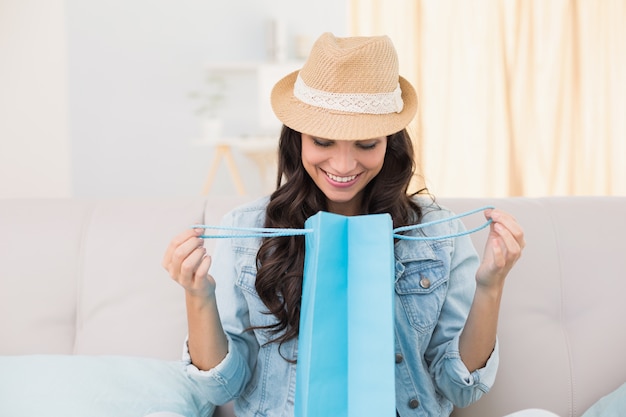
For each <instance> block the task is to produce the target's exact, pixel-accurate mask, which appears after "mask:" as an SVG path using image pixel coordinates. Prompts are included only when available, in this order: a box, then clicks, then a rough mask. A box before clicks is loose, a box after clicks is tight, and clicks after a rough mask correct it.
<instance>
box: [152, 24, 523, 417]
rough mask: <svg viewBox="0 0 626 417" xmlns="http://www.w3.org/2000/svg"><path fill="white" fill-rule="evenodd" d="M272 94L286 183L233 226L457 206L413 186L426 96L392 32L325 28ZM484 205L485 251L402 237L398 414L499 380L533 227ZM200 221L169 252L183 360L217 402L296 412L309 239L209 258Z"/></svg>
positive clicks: (447, 405)
mask: <svg viewBox="0 0 626 417" xmlns="http://www.w3.org/2000/svg"><path fill="white" fill-rule="evenodd" d="M271 100H272V106H273V109H274V112H275V113H276V115H277V117H278V118H279V119H280V120H281V121H282V122H283V124H284V127H283V130H282V133H281V137H280V144H279V164H278V184H277V185H278V186H277V189H276V191H275V192H274V193H273V194H272V195H271V197H269V199H268V198H264V199H260V200H258V201H256V202H253V203H251V204H248V205H246V206H244V207H241V208H238V209H235V210H234V211H232V212H231V213H230V214H228V215H227V216H226V217H225V220H224V226H237V227H272V228H275V227H279V228H302V227H303V225H304V222H305V220H306V219H307V218H308V217H309V216H311V215H313V214H315V213H317V212H318V211H320V210H324V211H328V212H333V213H337V214H342V215H347V216H351V215H359V214H373V213H390V214H391V216H392V219H393V223H394V227H398V226H403V225H410V224H416V223H420V222H426V221H430V220H436V219H441V218H445V217H450V216H451V215H452V213H450V212H449V211H447V210H445V209H443V208H440V207H438V206H437V205H435V204H434V203H433V201H432V199H429V198H426V197H418V196H415V195H414V196H409V195H407V189H408V186H409V182H410V180H411V178H412V176H413V175H414V162H413V161H414V158H413V156H414V155H413V148H412V145H411V140H410V138H409V135H408V134H407V132H406V130H405V128H406V126H407V125H408V123H409V122H410V121H411V120H412V119H413V117H414V115H415V113H416V109H417V97H416V93H415V90H414V89H413V87H412V86H411V85H410V83H409V82H408V81H406V80H405V79H404V78H402V77H400V76H399V74H398V61H397V55H396V52H395V49H394V47H393V45H392V43H391V41H390V39H389V38H388V37H384V36H381V37H356V38H336V37H334V36H333V35H332V34H329V33H326V34H324V35H322V36H321V37H320V38H319V39H318V40H317V41H316V43H315V45H314V46H313V49H312V51H311V54H310V56H309V58H308V60H307V62H306V63H305V65H304V66H303V68H302V69H301V70H300V71H297V72H295V73H292V74H289V75H287V76H286V77H285V78H283V79H282V80H281V81H279V82H278V83H277V84H276V85H275V87H274V89H273V91H272V97H271ZM485 217H486V218H487V219H490V220H492V223H491V225H490V232H489V239H488V241H487V243H486V248H485V251H484V254H485V255H484V259H482V261H480V262H479V260H478V257H477V255H476V252H475V250H474V248H473V247H472V245H471V241H470V239H469V238H468V237H466V236H465V237H460V238H457V239H446V240H445V241H444V242H441V241H440V242H438V243H433V242H430V243H427V242H415V241H406V240H399V241H397V242H396V244H395V257H396V261H397V262H396V265H397V268H396V295H395V297H396V305H399V306H402V309H401V310H397V314H396V318H395V320H396V333H397V338H396V342H395V343H396V348H397V352H398V354H397V361H396V362H397V368H396V396H397V404H396V406H397V413H398V415H400V416H409V415H424V416H448V415H449V414H450V413H451V411H452V407H453V405H457V406H466V405H468V404H470V403H472V402H474V401H476V400H478V399H479V398H480V397H481V395H482V394H483V393H484V392H486V391H488V390H489V388H490V387H491V385H492V383H493V381H494V378H495V373H496V368H497V362H498V350H497V344H496V327H497V320H498V312H499V304H500V299H501V295H502V291H503V286H504V281H505V277H506V276H507V274H508V272H509V271H510V269H511V268H512V267H513V265H514V264H515V262H516V261H517V259H518V258H519V257H520V255H521V252H522V249H523V247H524V237H523V231H522V228H521V227H520V226H519V224H517V222H516V221H515V219H514V218H513V217H512V216H510V215H509V214H507V213H505V212H502V211H499V210H497V209H493V210H486V211H485ZM433 227H434V228H433V229H432V233H436V234H438V235H439V234H441V235H444V234H449V233H454V232H457V231H459V230H462V225H461V223H460V222H458V221H456V222H452V224H449V223H447V224H440V225H437V226H433ZM201 233H202V231H201V230H189V231H185V232H183V233H181V234H180V235H179V236H177V237H176V238H175V239H174V240H173V241H172V243H171V244H170V246H169V247H168V249H167V251H166V254H165V256H164V259H163V266H164V267H165V268H166V269H167V270H168V272H169V273H170V275H171V276H172V278H173V279H174V280H176V281H177V282H178V283H179V284H180V285H182V286H183V288H184V289H185V294H186V307H187V314H188V324H189V336H188V341H187V348H188V350H187V351H186V352H185V359H186V360H187V361H188V363H189V366H188V367H187V368H188V372H189V374H190V375H191V376H192V377H194V378H201V379H204V380H205V382H206V387H207V396H208V398H209V399H210V400H211V401H212V402H214V403H216V404H222V403H224V402H227V401H230V400H232V399H235V411H236V413H237V415H238V416H240V417H244V416H253V415H265V416H291V415H293V404H294V385H295V361H296V357H297V349H296V344H297V336H298V325H299V312H300V297H301V291H302V273H303V272H302V271H303V263H304V238H303V237H302V236H292V237H276V238H265V239H263V240H260V239H228V240H223V241H220V242H219V243H218V245H217V247H216V250H215V253H214V254H213V256H209V255H208V254H207V253H206V250H205V249H204V246H203V240H202V239H201V238H200V237H199V236H200V235H201ZM209 271H210V273H209ZM415 271H420V272H419V273H418V272H415ZM424 274H431V277H432V278H431V280H439V281H440V282H432V283H430V286H431V288H432V290H429V291H430V292H426V294H425V295H415V294H413V293H412V292H411V291H405V290H406V289H407V288H408V289H410V288H411V287H412V286H414V287H415V288H417V287H419V286H420V285H422V286H424V282H423V280H422V281H420V277H421V276H422V275H424ZM420 282H421V284H420ZM398 311H400V312H398Z"/></svg>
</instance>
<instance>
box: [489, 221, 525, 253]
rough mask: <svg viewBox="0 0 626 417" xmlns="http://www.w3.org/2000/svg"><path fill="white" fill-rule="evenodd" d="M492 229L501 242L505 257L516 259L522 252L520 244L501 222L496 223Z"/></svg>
mask: <svg viewBox="0 0 626 417" xmlns="http://www.w3.org/2000/svg"><path fill="white" fill-rule="evenodd" d="M494 230H495V232H496V233H497V235H498V237H499V239H498V240H499V241H500V242H502V243H501V244H502V249H503V255H504V257H505V259H509V260H513V261H515V260H517V259H518V258H519V257H520V255H521V253H522V245H521V244H520V242H519V241H518V240H517V238H516V237H515V236H514V235H513V234H512V233H511V231H510V230H509V229H507V228H506V227H505V226H504V225H503V224H501V223H496V224H495V226H494Z"/></svg>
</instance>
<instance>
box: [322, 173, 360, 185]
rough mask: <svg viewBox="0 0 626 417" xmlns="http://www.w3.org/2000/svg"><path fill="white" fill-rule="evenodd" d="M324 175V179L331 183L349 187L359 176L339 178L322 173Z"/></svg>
mask: <svg viewBox="0 0 626 417" xmlns="http://www.w3.org/2000/svg"><path fill="white" fill-rule="evenodd" d="M324 174H326V177H327V178H328V179H329V180H331V182H333V183H336V184H339V185H350V184H352V183H353V182H354V181H355V180H356V179H357V178H358V177H359V174H356V175H349V176H347V177H341V176H339V175H334V174H331V173H330V172H326V171H324Z"/></svg>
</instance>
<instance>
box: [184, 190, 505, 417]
mask: <svg viewBox="0 0 626 417" xmlns="http://www.w3.org/2000/svg"><path fill="white" fill-rule="evenodd" d="M419 201H420V204H422V205H423V207H424V208H423V210H424V213H425V216H424V218H423V222H428V221H432V220H436V219H440V218H444V217H450V216H451V215H453V213H451V212H450V211H449V210H446V209H443V208H439V207H437V206H434V205H433V204H432V203H431V202H430V200H428V202H427V203H426V202H425V201H421V200H419ZM267 202H268V200H267V198H263V199H260V200H257V201H255V202H253V203H250V204H247V205H245V206H242V207H239V208H237V209H235V210H233V211H232V212H230V213H229V214H227V215H226V216H225V217H224V220H223V222H222V225H223V226H237V227H262V226H263V223H264V218H265V207H266V204H267ZM461 230H463V224H462V223H461V222H460V221H458V220H455V221H452V222H446V223H440V224H437V225H433V226H429V227H427V228H425V229H418V230H415V231H413V232H411V233H413V234H416V233H419V234H426V235H437V236H438V235H444V234H452V233H456V232H459V231H461ZM260 243H261V241H260V239H257V238H232V239H220V240H219V241H218V242H217V244H216V248H215V251H214V253H213V254H212V258H213V263H212V265H211V271H210V273H211V275H212V276H213V277H214V278H215V280H216V282H217V286H216V297H217V302H218V309H219V312H220V317H221V321H222V324H223V327H224V331H225V332H226V335H227V338H228V344H229V349H228V354H227V355H226V357H225V358H224V360H223V361H222V362H221V363H220V364H219V365H218V366H216V367H215V368H214V369H212V370H209V371H200V370H198V369H197V368H196V367H195V366H193V365H192V364H191V359H190V357H189V353H188V349H187V347H186V345H185V349H184V353H183V360H184V361H185V362H186V363H187V367H186V369H187V373H188V375H189V376H190V377H191V378H194V379H199V380H201V381H202V382H203V386H204V387H205V389H206V391H205V392H206V398H207V399H208V400H209V401H211V402H213V403H214V404H223V403H226V402H228V401H230V400H235V402H234V406H235V413H236V415H237V416H239V417H252V416H255V417H262V416H263V417H292V416H293V413H294V394H295V381H296V365H295V363H292V362H288V361H286V360H285V359H284V358H289V359H295V358H296V357H297V340H291V341H289V342H286V343H284V344H283V345H282V346H281V348H280V352H279V350H278V348H279V344H278V343H269V344H266V342H267V341H268V340H269V339H270V338H272V337H273V336H272V335H271V334H270V333H268V331H266V330H255V331H246V330H245V329H247V328H249V327H250V326H264V325H267V324H271V323H273V321H274V320H275V318H274V316H272V315H270V314H266V313H265V312H266V311H267V308H266V307H265V305H264V304H263V302H262V301H261V299H260V298H259V296H258V294H257V293H256V289H255V285H254V282H255V279H256V253H257V250H258V248H259V245H260ZM395 265H396V266H395V349H396V358H395V361H396V371H395V375H396V377H395V385H396V407H397V410H398V414H399V415H400V416H402V417H407V416H423V417H433V416H449V415H450V413H451V412H452V407H453V405H456V406H458V407H464V406H467V405H469V404H471V403H473V402H474V401H476V400H478V399H479V398H480V397H481V396H482V395H483V393H485V392H487V391H488V390H489V389H490V387H491V386H492V384H493V382H494V380H495V374H496V370H497V367H498V347H497V343H496V347H495V348H494V351H493V352H492V354H491V357H490V358H489V360H488V361H487V364H486V366H485V367H484V368H481V369H478V370H476V371H474V372H471V373H470V372H469V371H468V370H467V368H466V367H465V365H464V364H463V362H462V361H461V358H460V355H459V335H460V333H461V330H462V329H463V326H464V324H465V320H466V318H467V315H468V312H469V309H470V306H471V303H472V300H473V295H474V290H475V272H476V269H477V267H478V256H477V254H476V251H475V249H474V247H473V246H472V243H471V240H470V238H469V237H468V236H462V237H458V238H454V239H444V240H433V241H410V240H398V241H397V242H396V243H395ZM372 400H373V401H375V399H372ZM321 401H323V400H321ZM390 417H391V416H390Z"/></svg>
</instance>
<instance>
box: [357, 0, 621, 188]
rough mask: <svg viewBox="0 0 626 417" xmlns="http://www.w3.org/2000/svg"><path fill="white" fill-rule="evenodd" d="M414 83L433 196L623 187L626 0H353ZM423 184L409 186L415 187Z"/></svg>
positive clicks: (419, 145) (361, 19) (424, 167)
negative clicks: (386, 39) (394, 51)
mask: <svg viewBox="0 0 626 417" xmlns="http://www.w3.org/2000/svg"><path fill="white" fill-rule="evenodd" d="M350 10H351V14H350V17H351V32H352V34H353V35H379V34H387V35H389V36H390V37H391V38H392V40H393V41H394V44H395V45H396V49H397V50H398V54H399V56H400V71H401V74H402V75H403V76H405V77H406V78H408V79H409V80H410V81H411V82H412V83H413V84H414V86H415V87H416V88H417V90H418V95H419V104H420V106H419V110H418V116H417V117H416V120H415V121H414V123H413V124H412V125H411V126H410V131H411V133H413V136H414V140H415V144H416V150H417V153H418V161H417V162H418V165H419V166H420V168H421V171H422V172H421V173H422V175H423V178H424V180H425V185H426V186H428V188H429V189H430V191H431V192H433V193H434V194H435V195H438V196H459V197H460V196H475V195H480V196H493V197H498V196H518V195H525V196H541V195H626V0H580V1H575V0H550V1H545V0H534V1H533V0H518V1H512V0H511V1H509V0H471V1H465V0H440V1H433V0H423V1H420V0H385V1H383V0H351V2H350ZM420 185H421V184H420V183H419V182H417V183H416V185H415V186H416V187H419V186H420Z"/></svg>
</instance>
